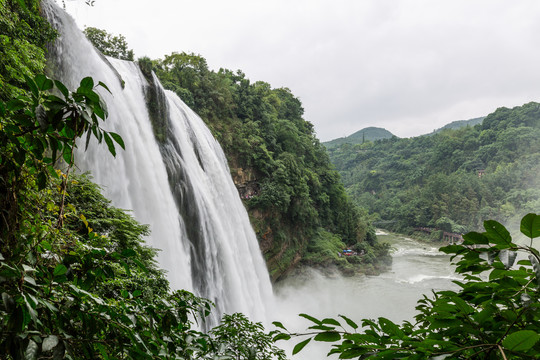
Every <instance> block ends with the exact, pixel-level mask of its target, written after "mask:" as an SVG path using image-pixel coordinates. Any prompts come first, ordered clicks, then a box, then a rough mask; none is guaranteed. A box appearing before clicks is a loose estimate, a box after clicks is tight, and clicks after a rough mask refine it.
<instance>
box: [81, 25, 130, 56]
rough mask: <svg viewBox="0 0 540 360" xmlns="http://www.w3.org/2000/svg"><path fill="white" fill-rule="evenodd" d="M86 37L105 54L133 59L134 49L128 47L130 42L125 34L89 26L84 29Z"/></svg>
mask: <svg viewBox="0 0 540 360" xmlns="http://www.w3.org/2000/svg"><path fill="white" fill-rule="evenodd" d="M83 32H84V35H86V38H87V39H88V40H90V42H91V43H92V44H93V45H94V46H95V47H96V49H98V50H99V51H100V52H101V53H102V54H103V55H107V56H111V57H113V58H116V59H121V60H130V61H133V59H134V57H133V50H131V49H128V44H127V41H126V38H125V36H124V35H113V34H109V33H108V32H107V31H105V30H101V29H98V28H95V27H87V28H85V29H84V30H83Z"/></svg>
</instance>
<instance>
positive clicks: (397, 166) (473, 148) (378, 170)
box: [329, 103, 540, 233]
mask: <svg viewBox="0 0 540 360" xmlns="http://www.w3.org/2000/svg"><path fill="white" fill-rule="evenodd" d="M538 139H540V105H539V104H537V103H529V104H525V105H523V106H520V107H516V108H514V109H506V108H501V109H498V110H497V111H495V112H494V113H492V114H490V115H488V116H487V117H486V118H485V119H484V121H483V122H482V123H481V124H477V125H475V126H474V127H470V126H468V127H463V128H460V129H455V130H452V129H447V130H443V131H441V132H438V133H436V134H433V135H431V136H420V137H415V138H410V139H398V138H393V139H388V140H381V141H376V142H373V143H365V144H363V145H355V146H351V145H349V146H345V145H344V146H341V147H337V148H333V149H330V151H329V152H330V156H331V159H332V161H333V162H334V164H335V165H336V168H337V169H338V170H339V171H340V174H341V175H342V177H343V180H344V183H345V186H346V188H347V192H348V193H349V194H350V195H351V197H352V198H353V199H354V201H355V203H356V204H357V205H360V206H362V207H364V208H366V209H367V210H368V212H370V213H376V214H378V216H379V220H381V226H386V227H388V228H390V229H392V230H395V231H401V232H406V231H410V230H412V229H413V228H415V227H432V228H438V229H444V230H445V231H451V232H459V233H463V232H466V231H467V230H478V229H480V228H481V227H482V219H485V218H494V219H496V220H498V221H500V222H503V223H507V222H517V221H518V220H519V218H520V217H521V215H522V214H524V213H527V212H531V211H535V210H537V209H538V205H539V204H540V191H539V190H538V188H539V185H540V183H539V182H538V178H537V176H536V174H537V173H538V171H539V170H540V165H539V164H540V141H539V140H538ZM383 224H384V225H383Z"/></svg>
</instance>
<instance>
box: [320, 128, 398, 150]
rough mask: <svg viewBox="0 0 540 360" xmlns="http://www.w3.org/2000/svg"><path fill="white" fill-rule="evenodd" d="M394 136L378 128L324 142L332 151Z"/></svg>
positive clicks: (366, 129)
mask: <svg viewBox="0 0 540 360" xmlns="http://www.w3.org/2000/svg"><path fill="white" fill-rule="evenodd" d="M393 136H394V134H392V133H391V132H390V131H388V130H386V129H383V128H378V127H367V128H365V129H362V130H359V131H357V132H355V133H354V134H352V135H349V136H346V137H341V138H338V139H334V140H330V141H327V142H324V143H323V145H324V146H326V148H327V149H331V148H335V147H337V146H340V145H343V144H352V145H355V144H362V143H364V142H366V141H375V140H382V139H390V138H392V137H393Z"/></svg>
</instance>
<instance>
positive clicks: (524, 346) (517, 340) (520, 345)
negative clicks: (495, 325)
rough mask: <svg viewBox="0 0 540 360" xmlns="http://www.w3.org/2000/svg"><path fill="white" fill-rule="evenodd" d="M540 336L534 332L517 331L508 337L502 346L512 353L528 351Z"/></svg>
mask: <svg viewBox="0 0 540 360" xmlns="http://www.w3.org/2000/svg"><path fill="white" fill-rule="evenodd" d="M539 339H540V336H539V335H538V333H537V332H536V331H533V330H521V331H516V332H515V333H512V334H510V335H508V336H507V337H506V338H505V339H504V340H503V342H502V345H503V346H504V347H505V348H507V349H508V350H511V351H527V350H529V349H530V348H532V347H533V346H534V344H536V342H537V341H538V340H539Z"/></svg>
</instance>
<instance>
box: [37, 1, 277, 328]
mask: <svg viewBox="0 0 540 360" xmlns="http://www.w3.org/2000/svg"><path fill="white" fill-rule="evenodd" d="M44 11H45V12H46V14H47V17H48V18H49V21H50V22H51V23H52V24H53V26H54V27H55V28H57V30H58V31H59V33H60V37H59V39H58V40H57V43H56V44H55V46H54V49H51V59H52V60H51V65H50V71H51V72H52V74H51V76H52V77H54V78H57V79H59V80H61V81H62V82H64V83H65V84H66V85H67V86H68V87H71V88H75V87H76V85H77V84H78V83H79V81H80V80H81V79H82V78H83V77H85V76H92V77H93V78H94V80H95V81H96V82H97V81H102V82H103V83H105V84H106V85H107V86H108V88H109V89H110V91H111V94H109V93H107V92H105V91H101V94H102V96H103V98H104V100H105V102H106V105H107V107H108V111H109V117H108V119H107V121H106V122H105V123H104V124H103V125H102V126H103V128H105V129H106V130H108V131H114V132H117V133H118V134H120V135H121V136H122V137H123V138H124V142H125V144H126V151H117V157H116V158H113V157H112V156H111V155H109V154H108V151H107V150H106V149H105V148H104V147H105V146H97V145H96V144H95V143H91V144H90V146H89V149H88V151H86V152H83V151H82V150H81V151H78V153H77V157H76V163H77V166H78V167H79V169H80V170H81V171H90V172H91V174H92V176H93V178H94V181H95V182H97V183H98V184H100V185H101V186H102V187H103V188H104V192H105V195H106V196H107V197H109V198H110V199H111V200H112V201H113V204H114V205H115V206H116V207H120V208H124V209H129V210H132V211H133V215H134V217H135V218H136V219H137V220H138V221H139V222H141V223H145V224H149V225H150V229H151V232H152V233H151V235H150V236H149V238H148V239H147V242H148V244H149V245H150V246H152V247H155V248H158V249H161V250H162V251H160V253H159V257H158V260H159V263H160V266H161V267H163V268H164V269H165V270H167V272H168V274H167V277H168V279H169V281H170V283H171V286H172V288H173V289H180V288H183V289H187V290H190V291H193V292H194V293H196V294H197V295H199V296H203V297H206V298H208V299H210V300H212V301H214V302H215V303H216V308H217V311H216V314H215V316H216V317H217V318H218V317H219V316H220V315H221V314H222V313H233V312H243V313H244V314H246V315H248V316H249V317H250V318H252V319H253V320H256V321H265V320H266V311H267V309H268V307H269V306H271V304H269V302H270V301H271V299H273V295H272V288H271V284H270V280H269V276H268V272H267V270H266V265H265V263H264V260H263V258H262V255H261V253H260V249H259V245H258V242H257V239H256V236H255V233H254V231H253V229H252V228H251V225H250V223H249V218H248V215H247V212H246V211H245V209H244V207H243V204H242V203H241V200H240V198H239V196H238V192H237V190H236V187H235V186H234V184H233V182H232V179H231V176H230V171H229V168H228V166H227V162H226V159H225V156H224V154H223V151H222V150H221V147H220V146H219V144H218V143H217V142H216V140H215V139H214V138H213V137H212V135H211V133H210V131H209V130H208V128H207V127H206V126H205V125H204V122H203V121H202V120H201V119H200V118H199V117H198V116H197V115H196V114H195V113H194V112H193V111H192V110H191V109H189V108H188V107H187V106H186V105H185V104H184V103H183V102H182V100H180V98H178V97H177V96H176V95H175V94H174V93H172V92H170V91H166V90H164V89H163V88H162V87H161V84H160V83H159V81H158V80H157V78H156V77H155V75H153V74H151V76H148V74H147V76H146V77H145V75H144V74H143V73H142V72H141V70H140V69H139V67H138V66H137V64H135V63H133V62H128V61H122V60H117V59H112V58H105V57H103V56H102V55H101V54H98V52H97V51H96V50H95V49H94V47H93V46H92V45H91V44H90V43H89V42H88V40H87V39H86V38H85V36H84V35H83V34H82V32H80V31H79V30H78V29H77V27H76V25H75V23H74V21H73V19H72V18H71V17H70V16H69V15H67V14H66V13H65V12H64V11H63V10H61V9H60V8H58V7H57V6H56V5H55V4H52V3H51V2H45V3H44ZM149 100H150V102H151V107H152V112H150V111H149V109H148V106H147V104H148V102H149ZM217 318H216V319H214V320H215V321H217Z"/></svg>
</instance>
